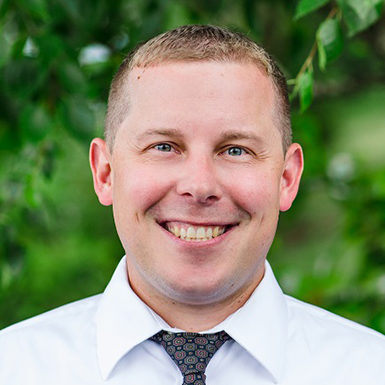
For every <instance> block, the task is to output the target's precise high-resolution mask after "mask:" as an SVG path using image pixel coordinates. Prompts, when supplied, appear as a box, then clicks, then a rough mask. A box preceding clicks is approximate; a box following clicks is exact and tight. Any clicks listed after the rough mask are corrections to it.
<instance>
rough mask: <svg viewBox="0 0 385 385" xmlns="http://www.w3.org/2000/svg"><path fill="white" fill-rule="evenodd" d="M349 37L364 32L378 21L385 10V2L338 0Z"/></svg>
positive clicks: (380, 0)
mask: <svg viewBox="0 0 385 385" xmlns="http://www.w3.org/2000/svg"><path fill="white" fill-rule="evenodd" d="M337 2H338V5H339V6H340V8H341V10H342V15H343V19H344V21H345V23H346V25H347V27H348V30H349V36H353V35H355V34H356V33H358V32H360V31H363V30H364V29H366V28H368V27H369V26H370V25H372V24H373V23H374V22H375V21H377V20H378V19H379V17H380V15H381V11H382V8H383V4H384V2H383V0H337Z"/></svg>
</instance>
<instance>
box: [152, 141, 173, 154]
mask: <svg viewBox="0 0 385 385" xmlns="http://www.w3.org/2000/svg"><path fill="white" fill-rule="evenodd" d="M154 148H155V149H157V150H158V151H163V152H170V151H172V147H171V146H170V145H169V144H168V143H159V144H157V145H156V146H154Z"/></svg>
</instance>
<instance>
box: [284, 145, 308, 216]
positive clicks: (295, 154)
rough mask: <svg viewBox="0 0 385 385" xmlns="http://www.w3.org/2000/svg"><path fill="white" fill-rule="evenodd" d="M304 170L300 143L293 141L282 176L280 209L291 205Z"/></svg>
mask: <svg viewBox="0 0 385 385" xmlns="http://www.w3.org/2000/svg"><path fill="white" fill-rule="evenodd" d="M302 171H303V152H302V148H301V146H300V145H299V144H298V143H293V144H291V146H290V147H289V148H288V150H287V151H286V156H285V164H284V170H283V173H282V176H281V191H280V207H279V208H280V210H281V211H286V210H289V208H290V207H291V205H292V203H293V201H294V199H295V197H296V195H297V192H298V188H299V182H300V180H301V175H302Z"/></svg>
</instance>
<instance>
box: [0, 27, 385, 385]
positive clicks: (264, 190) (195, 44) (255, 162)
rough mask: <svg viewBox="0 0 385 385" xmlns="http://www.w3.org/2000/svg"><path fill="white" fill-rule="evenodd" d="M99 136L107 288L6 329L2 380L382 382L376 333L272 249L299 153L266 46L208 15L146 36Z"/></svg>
mask: <svg viewBox="0 0 385 385" xmlns="http://www.w3.org/2000/svg"><path fill="white" fill-rule="evenodd" d="M105 136H106V141H104V140H102V139H100V138H96V139H94V140H93V141H92V143H91V148H90V163H91V168H92V174H93V178H94V187H95V191H96V194H97V195H98V198H99V201H100V202H101V203H102V204H103V205H112V207H113V213H114V219H115V223H116V228H117V232H118V234H119V237H120V240H121V242H122V245H123V247H124V249H125V251H126V256H125V257H124V258H123V259H122V260H121V262H120V264H119V266H118V267H117V270H116V272H115V273H114V275H113V277H112V279H111V282H110V283H109V285H108V286H107V289H106V291H105V292H104V293H103V294H101V295H99V296H95V297H92V298H89V299H86V300H83V301H79V302H76V303H74V304H70V305H67V306H64V307H62V308H60V309H57V310H54V311H51V312H49V313H46V314H44V315H41V316H38V317H35V318H33V319H32V320H28V321H24V322H22V323H20V324H18V325H15V326H12V327H10V328H8V329H6V330H5V331H3V332H2V334H1V335H0V347H1V348H0V349H1V350H0V352H1V353H2V359H1V360H0V382H1V383H4V384H10V385H12V384H26V383H28V384H51V383H56V384H93V385H95V384H102V383H104V382H105V383H110V384H125V385H130V384H140V385H149V384H160V385H166V384H167V385H168V384H175V385H177V384H182V383H183V384H195V385H202V384H208V385H217V384H221V385H227V384H234V383H240V384H245V385H248V384H285V385H294V384H296V385H301V384H303V385H305V384H306V385H307V384H309V383H311V384H313V385H314V384H319V385H321V384H322V385H324V384H328V385H337V384H339V385H342V384H350V385H352V384H356V385H364V384H365V385H368V384H376V385H377V384H385V370H384V363H385V338H384V336H382V335H380V334H378V333H376V332H375V331H372V330H370V329H367V328H365V327H363V326H360V325H357V324H355V323H353V322H351V321H348V320H345V319H342V318H340V317H338V316H335V315H333V314H330V313H328V312H326V311H324V310H321V309H319V308H316V307H314V306H311V305H308V304H305V303H302V302H300V301H297V300H294V299H293V298H291V297H288V296H285V295H283V293H282V292H281V289H280V288H279V286H278V284H277V282H276V281H275V278H274V275H273V273H272V270H271V268H270V266H269V264H268V263H267V261H266V256H267V254H268V251H269V248H270V246H271V244H272V242H273V239H274V235H275V232H276V228H277V223H278V217H279V212H280V211H286V210H288V209H289V208H290V206H291V204H292V202H293V200H294V198H295V196H296V194H297V191H298V186H299V182H300V178H301V173H302V168H303V157H302V149H301V147H300V145H299V144H297V143H291V128H290V114H289V105H288V98H287V90H286V83H285V80H284V77H283V75H282V74H281V72H280V71H279V69H278V68H277V66H276V64H275V63H274V62H273V61H272V59H271V58H270V57H269V55H268V54H267V53H266V52H265V51H263V50H262V49H261V48H260V47H259V46H257V45H256V44H255V43H254V42H252V41H251V40H249V39H248V38H247V37H245V36H243V35H239V34H236V33H233V32H230V31H228V30H226V29H222V28H218V27H213V26H185V27H180V28H178V29H176V30H173V31H169V32H166V33H165V34H162V35H160V36H157V37H155V38H154V39H152V40H150V41H149V42H147V43H145V44H144V45H142V46H140V47H138V48H137V49H136V50H135V51H134V52H133V53H132V54H131V55H130V56H128V57H127V59H125V61H124V62H123V63H122V65H121V67H120V69H119V71H118V73H117V75H116V76H115V78H114V80H113V83H112V86H111V91H110V97H109V105H108V113H107V118H106V135H105ZM5 352H7V355H6V357H4V353H5ZM19 367H20V368H22V369H23V370H18V369H17V368H19Z"/></svg>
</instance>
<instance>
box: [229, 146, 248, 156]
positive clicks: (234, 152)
mask: <svg viewBox="0 0 385 385" xmlns="http://www.w3.org/2000/svg"><path fill="white" fill-rule="evenodd" d="M226 151H227V153H228V154H229V155H230V156H240V155H243V154H244V153H245V150H244V149H243V148H241V147H230V148H228V149H227V150H226Z"/></svg>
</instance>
